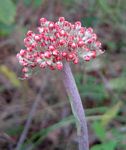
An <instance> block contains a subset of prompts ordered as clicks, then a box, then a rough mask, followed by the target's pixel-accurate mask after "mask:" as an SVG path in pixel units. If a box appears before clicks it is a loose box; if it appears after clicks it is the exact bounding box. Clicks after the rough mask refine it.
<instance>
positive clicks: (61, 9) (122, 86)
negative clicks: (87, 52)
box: [0, 0, 126, 150]
mask: <svg viewBox="0 0 126 150" xmlns="http://www.w3.org/2000/svg"><path fill="white" fill-rule="evenodd" d="M59 16H64V17H65V18H66V20H68V21H71V22H75V21H81V22H82V25H83V26H87V27H90V26H91V27H93V28H94V31H95V32H96V33H97V34H98V37H99V39H100V40H101V42H102V43H103V49H105V50H106V51H105V53H104V54H103V55H102V56H99V57H98V58H96V59H95V60H92V61H90V62H86V63H85V62H82V63H80V64H78V65H74V66H73V65H72V64H71V67H72V70H73V73H74V76H75V79H76V82H77V86H78V88H79V92H80V95H81V98H82V102H83V105H84V107H85V109H86V116H87V121H88V129H89V141H90V149H91V150H126V117H125V116H126V0H0V150H12V149H14V148H15V146H16V144H17V143H18V140H19V137H20V135H21V133H22V131H23V129H24V126H25V123H26V120H27V118H28V114H29V112H30V110H31V107H32V106H33V104H34V103H35V101H36V100H37V99H40V101H39V105H38V107H37V110H36V113H35V114H34V118H33V121H32V123H31V126H30V130H29V132H28V135H27V138H26V140H25V142H24V144H23V145H24V146H25V148H24V149H23V150H25V149H27V150H28V148H29V145H30V146H31V145H32V147H31V149H33V150H76V149H77V139H76V127H75V121H74V118H73V116H72V112H71V108H70V104H69V101H68V98H67V96H66V93H65V90H64V87H63V85H62V79H61V76H60V75H61V74H60V73H59V72H58V71H50V70H46V69H45V70H42V71H41V73H40V74H39V75H36V76H33V77H32V78H31V79H29V80H20V77H21V67H20V65H19V64H18V61H17V59H16V57H15V56H16V54H17V53H18V52H19V50H20V49H21V48H23V47H24V46H23V39H24V37H25V34H26V32H27V30H33V31H36V27H37V26H38V20H39V18H41V17H46V18H47V19H50V20H54V21H56V20H57V19H58V17H59ZM39 90H41V93H40V92H39ZM38 97H39V98H38ZM40 97H41V98H40ZM29 149H30V148H29ZM31 149H30V150H31Z"/></svg>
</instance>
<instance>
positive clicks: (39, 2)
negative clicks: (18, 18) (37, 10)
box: [34, 0, 43, 7]
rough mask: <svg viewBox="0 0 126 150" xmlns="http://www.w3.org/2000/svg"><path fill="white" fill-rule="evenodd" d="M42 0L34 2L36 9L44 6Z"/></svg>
mask: <svg viewBox="0 0 126 150" xmlns="http://www.w3.org/2000/svg"><path fill="white" fill-rule="evenodd" d="M42 2H43V1H42V0H34V5H35V6H36V7H39V6H41V5H42Z"/></svg>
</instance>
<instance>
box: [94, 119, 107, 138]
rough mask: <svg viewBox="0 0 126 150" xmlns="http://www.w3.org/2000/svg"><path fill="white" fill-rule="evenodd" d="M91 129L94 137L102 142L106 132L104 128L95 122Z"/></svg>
mask: <svg viewBox="0 0 126 150" xmlns="http://www.w3.org/2000/svg"><path fill="white" fill-rule="evenodd" d="M92 128H93V129H94V131H95V134H96V136H97V137H98V138H99V139H100V140H102V141H104V139H105V136H106V131H105V128H104V127H103V126H102V125H101V122H99V121H95V122H94V123H93V124H92Z"/></svg>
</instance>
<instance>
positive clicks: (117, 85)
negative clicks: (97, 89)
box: [109, 77, 126, 91]
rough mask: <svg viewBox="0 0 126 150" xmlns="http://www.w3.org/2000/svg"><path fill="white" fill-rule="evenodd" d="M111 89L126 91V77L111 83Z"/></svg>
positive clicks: (112, 80) (113, 80)
mask: <svg viewBox="0 0 126 150" xmlns="http://www.w3.org/2000/svg"><path fill="white" fill-rule="evenodd" d="M109 85H110V88H111V89H113V90H117V91H126V77H118V78H116V79H111V80H110V81H109Z"/></svg>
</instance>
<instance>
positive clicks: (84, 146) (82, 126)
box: [62, 62, 89, 150]
mask: <svg viewBox="0 0 126 150" xmlns="http://www.w3.org/2000/svg"><path fill="white" fill-rule="evenodd" d="M62 79H63V83H64V86H65V88H66V91H67V94H68V96H69V100H70V104H71V107H72V112H73V115H74V117H75V119H76V126H77V136H78V143H79V150H89V142H88V130H87V122H86V117H85V112H84V108H83V105H82V102H81V98H80V95H79V92H78V89H77V86H76V83H75V80H74V77H73V74H72V72H71V68H70V66H69V63H68V62H64V65H63V69H62Z"/></svg>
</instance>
